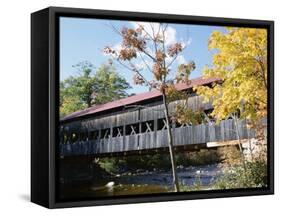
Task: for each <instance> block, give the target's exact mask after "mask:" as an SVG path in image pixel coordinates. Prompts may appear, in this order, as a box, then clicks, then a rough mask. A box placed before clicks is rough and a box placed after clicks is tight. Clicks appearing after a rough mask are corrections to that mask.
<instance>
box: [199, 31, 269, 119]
mask: <svg viewBox="0 0 281 216" xmlns="http://www.w3.org/2000/svg"><path fill="white" fill-rule="evenodd" d="M226 30H227V32H226V33H222V32H218V31H215V32H213V33H212V35H211V37H210V39H209V49H211V50H214V51H215V54H214V55H213V66H211V67H206V68H205V69H204V71H203V74H204V76H206V77H218V78H221V80H222V83H220V84H214V85H213V86H211V87H209V86H198V87H196V88H195V90H197V93H199V94H200V95H202V96H203V97H204V98H205V99H206V101H209V100H211V101H212V103H213V106H214V110H213V112H212V115H213V116H214V117H215V118H216V119H217V120H218V121H220V120H222V119H224V118H227V117H228V116H229V115H230V114H233V113H238V114H239V115H240V118H246V119H249V120H252V121H256V120H258V119H261V118H263V117H266V116H267V33H266V30H265V29H255V28H226Z"/></svg>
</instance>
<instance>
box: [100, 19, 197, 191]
mask: <svg viewBox="0 0 281 216" xmlns="http://www.w3.org/2000/svg"><path fill="white" fill-rule="evenodd" d="M113 30H114V31H115V32H116V33H117V34H119V35H120V36H121V38H122V41H121V44H120V46H119V47H118V48H114V47H110V46H107V47H105V48H104V52H105V53H106V54H108V55H110V56H111V58H113V59H114V60H116V61H117V62H118V63H119V64H121V65H122V66H123V67H125V68H127V69H128V70H130V71H131V72H133V73H134V76H133V80H134V83H135V84H136V85H145V86H147V87H149V89H150V90H151V89H157V90H159V91H160V92H161V94H162V101H163V105H164V110H163V111H164V116H165V121H166V127H167V138H168V144H169V153H170V159H171V167H172V174H173V186H174V191H176V192H178V191H179V190H180V189H179V182H178V176H177V172H176V162H175V153H174V148H173V146H174V143H173V135H172V130H171V128H172V116H171V112H170V111H169V103H170V102H171V101H172V100H173V99H175V97H179V96H180V95H181V94H180V93H179V92H178V91H177V89H176V87H175V84H176V83H178V82H186V83H187V82H188V81H189V75H190V73H191V71H193V70H194V69H195V64H194V62H188V63H182V64H179V63H178V61H177V60H178V59H179V57H182V56H180V55H181V53H182V52H183V50H184V49H185V44H184V43H183V42H173V43H171V42H170V41H167V40H168V37H167V35H168V31H169V30H171V29H170V26H169V25H168V24H162V23H159V24H156V23H146V24H139V23H136V24H135V27H134V28H127V27H124V28H122V29H121V30H119V29H116V28H115V27H113ZM176 63H177V66H178V67H177V70H176V71H175V70H173V68H174V64H176ZM149 73H150V75H152V76H149V75H148V74H149ZM147 77H152V79H151V80H150V79H149V78H147Z"/></svg>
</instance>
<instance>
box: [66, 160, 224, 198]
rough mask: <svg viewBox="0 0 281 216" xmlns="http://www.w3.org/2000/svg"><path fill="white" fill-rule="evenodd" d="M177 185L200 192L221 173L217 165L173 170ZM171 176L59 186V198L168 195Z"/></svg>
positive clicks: (125, 176)
mask: <svg viewBox="0 0 281 216" xmlns="http://www.w3.org/2000/svg"><path fill="white" fill-rule="evenodd" d="M177 172H178V176H179V181H180V185H182V186H183V188H184V189H185V190H192V187H193V186H194V185H196V184H200V189H201V190H208V189H211V188H210V186H211V184H212V182H213V181H214V180H216V179H217V177H218V176H219V175H220V174H221V172H222V171H221V168H220V166H219V165H218V164H214V165H206V166H196V167H194V166H191V167H180V168H178V170H177ZM172 191H173V187H172V175H171V173H170V172H169V171H143V170H142V171H141V172H138V171H136V172H126V173H122V174H117V175H115V176H112V177H108V178H104V179H100V180H99V181H94V182H91V181H87V182H79V183H68V184H66V183H64V184H61V194H62V198H94V197H105V196H115V195H137V194H152V193H165V192H172Z"/></svg>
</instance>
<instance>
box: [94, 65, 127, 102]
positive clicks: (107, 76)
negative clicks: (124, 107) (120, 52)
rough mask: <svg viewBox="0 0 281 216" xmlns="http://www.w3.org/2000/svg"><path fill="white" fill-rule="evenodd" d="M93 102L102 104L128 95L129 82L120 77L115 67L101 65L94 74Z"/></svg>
mask: <svg viewBox="0 0 281 216" xmlns="http://www.w3.org/2000/svg"><path fill="white" fill-rule="evenodd" d="M94 84H95V85H94V98H93V103H94V104H103V103H106V102H109V101H114V100H118V99H120V98H124V97H126V96H128V94H127V92H126V90H127V89H129V88H130V85H129V83H127V81H126V80H125V79H124V78H123V77H121V76H120V75H119V74H118V73H117V72H116V71H115V68H114V67H112V66H109V65H102V66H101V67H100V68H99V69H98V70H97V72H96V74H95V76H94Z"/></svg>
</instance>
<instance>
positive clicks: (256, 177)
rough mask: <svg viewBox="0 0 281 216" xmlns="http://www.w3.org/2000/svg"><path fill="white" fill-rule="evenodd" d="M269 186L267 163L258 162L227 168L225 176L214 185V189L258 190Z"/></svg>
mask: <svg viewBox="0 0 281 216" xmlns="http://www.w3.org/2000/svg"><path fill="white" fill-rule="evenodd" d="M266 186H267V163H266V161H263V160H256V161H252V162H247V163H246V171H245V170H244V168H243V166H234V167H231V168H227V170H225V172H224V174H223V175H222V176H221V177H220V178H219V179H218V180H217V181H216V182H215V183H214V185H213V187H214V189H235V188H256V187H266Z"/></svg>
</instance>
